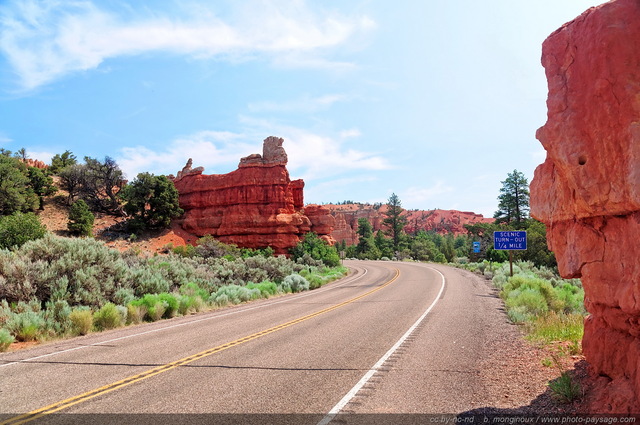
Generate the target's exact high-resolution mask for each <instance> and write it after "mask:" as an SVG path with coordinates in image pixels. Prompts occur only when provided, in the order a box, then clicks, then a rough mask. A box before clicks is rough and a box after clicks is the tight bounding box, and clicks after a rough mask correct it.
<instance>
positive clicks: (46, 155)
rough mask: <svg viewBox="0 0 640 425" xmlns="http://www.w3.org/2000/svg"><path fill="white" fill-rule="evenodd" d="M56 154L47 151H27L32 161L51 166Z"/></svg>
mask: <svg viewBox="0 0 640 425" xmlns="http://www.w3.org/2000/svg"><path fill="white" fill-rule="evenodd" d="M54 155H55V154H54V153H51V152H47V151H27V156H28V157H29V158H31V159H35V160H38V161H42V162H44V163H45V164H51V158H53V156H54Z"/></svg>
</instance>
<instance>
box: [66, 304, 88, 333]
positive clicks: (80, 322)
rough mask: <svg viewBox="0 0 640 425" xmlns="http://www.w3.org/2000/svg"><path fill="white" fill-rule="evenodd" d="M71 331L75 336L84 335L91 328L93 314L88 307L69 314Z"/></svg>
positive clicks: (74, 310) (76, 309) (79, 308)
mask: <svg viewBox="0 0 640 425" xmlns="http://www.w3.org/2000/svg"><path fill="white" fill-rule="evenodd" d="M69 320H70V321H71V331H72V332H73V333H74V334H75V335H86V334H88V333H89V332H91V328H93V314H92V313H91V310H90V309H89V308H88V307H78V308H75V309H73V310H72V311H71V313H69Z"/></svg>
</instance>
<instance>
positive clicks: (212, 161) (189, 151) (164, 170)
mask: <svg viewBox="0 0 640 425" xmlns="http://www.w3.org/2000/svg"><path fill="white" fill-rule="evenodd" d="M244 139H245V136H243V135H241V134H235V133H231V132H224V131H201V132H198V133H195V134H192V135H189V136H184V137H179V138H177V139H175V140H173V141H172V142H170V143H169V145H168V146H167V148H166V149H165V150H162V151H158V150H151V149H149V148H146V147H144V146H136V147H126V148H123V149H121V150H120V155H119V156H118V157H117V158H116V162H117V163H118V165H119V166H120V168H121V169H122V171H123V172H124V173H125V174H126V176H127V178H128V179H130V180H131V179H134V178H135V177H136V176H137V175H138V173H141V172H145V171H148V172H152V173H154V174H176V173H177V172H178V171H180V170H181V169H182V167H184V165H185V164H186V163H187V160H188V159H189V158H192V159H193V166H194V167H201V166H202V167H205V173H206V174H217V173H226V172H229V171H231V170H232V169H233V168H231V169H225V170H224V171H220V170H216V169H214V168H213V167H215V166H220V165H225V166H226V167H227V168H229V167H233V165H231V164H234V163H235V164H237V163H238V162H239V161H240V158H241V157H244V156H247V155H249V154H251V153H254V151H255V150H256V146H258V143H256V144H255V145H252V144H249V143H245V142H244V141H243V140H244ZM261 149H262V147H261V146H260V150H261Z"/></svg>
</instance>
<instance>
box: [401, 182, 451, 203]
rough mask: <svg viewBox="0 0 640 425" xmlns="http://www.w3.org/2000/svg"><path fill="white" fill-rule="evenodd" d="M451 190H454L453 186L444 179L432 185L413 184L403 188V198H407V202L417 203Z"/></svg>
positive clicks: (435, 197)
mask: <svg viewBox="0 0 640 425" xmlns="http://www.w3.org/2000/svg"><path fill="white" fill-rule="evenodd" d="M450 192H453V187H451V186H447V185H446V184H445V182H443V181H442V180H438V181H437V182H436V183H435V184H434V185H433V186H431V187H416V186H412V187H409V188H407V189H405V190H403V191H402V195H401V199H403V200H406V203H407V204H412V205H416V204H421V203H424V202H425V201H431V200H434V199H438V197H439V196H440V195H443V194H445V193H450Z"/></svg>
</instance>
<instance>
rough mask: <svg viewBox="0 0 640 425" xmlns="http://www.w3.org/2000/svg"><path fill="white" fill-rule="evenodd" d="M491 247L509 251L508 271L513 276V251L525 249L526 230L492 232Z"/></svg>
mask: <svg viewBox="0 0 640 425" xmlns="http://www.w3.org/2000/svg"><path fill="white" fill-rule="evenodd" d="M493 249H495V250H502V251H509V271H510V272H511V276H513V254H512V252H513V251H526V249H527V232H526V231H524V230H517V231H503V232H493Z"/></svg>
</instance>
